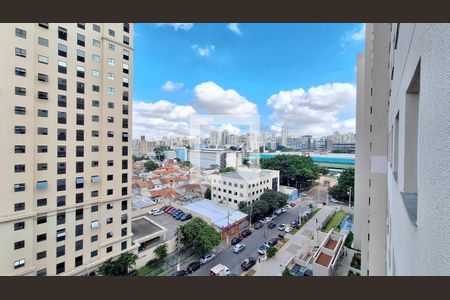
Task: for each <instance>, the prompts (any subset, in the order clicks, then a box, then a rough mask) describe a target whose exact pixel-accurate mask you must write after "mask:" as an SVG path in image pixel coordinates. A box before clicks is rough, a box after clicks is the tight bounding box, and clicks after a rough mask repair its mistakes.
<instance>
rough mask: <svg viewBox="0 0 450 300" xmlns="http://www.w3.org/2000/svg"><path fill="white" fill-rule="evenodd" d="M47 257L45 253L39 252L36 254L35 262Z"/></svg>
mask: <svg viewBox="0 0 450 300" xmlns="http://www.w3.org/2000/svg"><path fill="white" fill-rule="evenodd" d="M46 257H47V251H41V252H38V253H36V260H40V259H43V258H46Z"/></svg>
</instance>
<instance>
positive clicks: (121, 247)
mask: <svg viewBox="0 0 450 300" xmlns="http://www.w3.org/2000/svg"><path fill="white" fill-rule="evenodd" d="M120 249H121V250H125V249H127V241H123V242H122V243H120Z"/></svg>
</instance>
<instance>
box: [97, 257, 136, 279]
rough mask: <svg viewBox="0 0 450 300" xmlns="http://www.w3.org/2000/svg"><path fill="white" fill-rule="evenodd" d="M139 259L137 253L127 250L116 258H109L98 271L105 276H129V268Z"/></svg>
mask: <svg viewBox="0 0 450 300" xmlns="http://www.w3.org/2000/svg"><path fill="white" fill-rule="evenodd" d="M137 259H138V256H137V255H136V254H133V253H131V252H125V253H122V254H120V256H119V257H117V258H115V259H108V260H107V261H106V262H104V263H103V264H102V265H101V266H100V267H99V268H98V271H99V273H100V274H101V275H103V276H127V275H128V271H129V269H130V268H132V267H133V266H135V265H136V260H137Z"/></svg>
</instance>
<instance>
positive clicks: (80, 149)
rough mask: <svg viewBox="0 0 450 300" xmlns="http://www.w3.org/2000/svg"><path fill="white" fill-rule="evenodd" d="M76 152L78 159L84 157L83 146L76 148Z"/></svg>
mask: <svg viewBox="0 0 450 300" xmlns="http://www.w3.org/2000/svg"><path fill="white" fill-rule="evenodd" d="M75 152H76V157H84V147H83V146H76V148H75Z"/></svg>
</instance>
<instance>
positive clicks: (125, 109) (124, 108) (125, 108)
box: [122, 104, 128, 115]
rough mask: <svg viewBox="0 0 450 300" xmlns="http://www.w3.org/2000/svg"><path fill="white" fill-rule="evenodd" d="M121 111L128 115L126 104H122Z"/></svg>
mask: <svg viewBox="0 0 450 300" xmlns="http://www.w3.org/2000/svg"><path fill="white" fill-rule="evenodd" d="M122 113H123V114H124V115H128V105H126V104H124V105H122Z"/></svg>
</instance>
